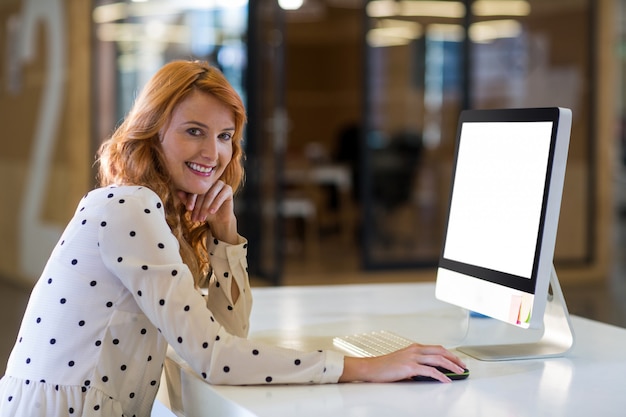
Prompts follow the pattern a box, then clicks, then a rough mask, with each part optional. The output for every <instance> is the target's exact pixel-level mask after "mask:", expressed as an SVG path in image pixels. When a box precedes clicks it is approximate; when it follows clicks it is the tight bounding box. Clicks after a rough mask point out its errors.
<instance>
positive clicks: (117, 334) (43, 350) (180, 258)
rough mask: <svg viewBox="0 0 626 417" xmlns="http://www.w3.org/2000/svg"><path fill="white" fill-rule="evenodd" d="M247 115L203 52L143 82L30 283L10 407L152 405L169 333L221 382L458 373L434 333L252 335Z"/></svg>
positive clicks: (6, 399) (138, 409)
mask: <svg viewBox="0 0 626 417" xmlns="http://www.w3.org/2000/svg"><path fill="white" fill-rule="evenodd" d="M245 119H246V117H245V110H244V107H243V103H242V102H241V99H240V98H239V96H238V95H237V93H236V92H235V91H234V89H233V88H232V87H231V86H230V85H229V84H228V82H227V81H226V79H225V78H224V76H223V75H222V74H221V73H220V72H219V71H217V70H216V69H215V68H212V67H211V66H209V65H208V64H206V63H202V62H189V61H176V62H172V63H169V64H167V65H165V66H164V67H163V68H162V69H161V70H160V71H159V72H158V73H157V74H156V75H155V76H154V77H153V78H152V79H151V80H150V81H149V82H148V84H147V85H146V87H145V88H144V90H143V92H142V93H141V95H140V96H139V97H138V98H137V101H136V103H135V105H134V107H133V109H132V110H131V111H130V113H129V114H128V116H127V118H126V119H125V121H124V122H123V123H122V125H121V126H120V127H119V128H118V129H117V130H116V132H115V133H114V134H113V136H112V137H111V138H110V139H109V140H107V141H106V142H104V143H103V145H102V147H101V149H100V152H99V178H100V188H98V189H95V190H93V191H91V192H89V193H88V194H87V195H86V196H85V197H84V198H83V199H82V200H81V202H80V203H79V205H78V208H77V210H76V213H75V215H74V217H73V218H72V220H71V221H70V223H69V224H68V226H67V228H66V230H65V231H64V233H63V235H62V237H61V239H60V241H59V243H58V244H57V246H56V247H55V248H54V250H53V252H52V254H51V256H50V259H49V261H48V263H47V265H46V267H45V269H44V271H43V273H42V275H41V278H40V279H39V281H38V282H37V284H36V285H35V288H34V290H33V293H32V295H31V299H30V301H29V305H28V307H27V309H26V312H25V315H24V318H23V322H22V326H21V329H20V332H19V334H18V338H17V341H16V344H15V347H14V349H13V351H12V353H11V356H10V358H9V362H8V365H7V371H6V375H5V376H4V377H3V379H2V380H1V381H0V416H1V417H9V416H12V417H15V416H24V417H33V416H44V415H45V416H51V415H79V416H80V415H82V416H91V415H106V416H122V415H123V416H148V415H150V410H151V408H152V403H153V401H154V398H155V395H156V392H157V389H158V384H159V380H160V375H161V369H162V366H163V361H164V358H165V353H166V347H167V345H168V344H169V345H171V346H172V347H173V348H174V349H175V350H176V351H177V352H178V353H179V354H180V356H181V357H183V358H184V359H185V360H186V361H187V362H188V363H189V364H190V366H191V367H192V368H193V369H194V370H195V371H196V372H197V373H198V374H199V375H201V376H202V377H203V378H205V379H206V380H207V381H208V382H210V383H214V384H267V383H334V382H343V381H378V382H383V381H396V380H401V379H405V378H408V377H411V376H414V375H427V376H431V377H434V378H436V379H438V380H440V381H443V382H446V381H449V380H448V379H447V377H445V376H444V375H443V374H441V373H440V372H439V371H437V370H436V369H435V368H434V366H442V367H444V368H447V369H450V370H452V371H455V372H457V371H462V368H463V366H464V365H463V363H462V362H461V361H460V360H459V359H458V358H457V357H456V356H454V355H452V354H451V353H450V352H448V351H447V350H445V349H444V348H442V347H438V346H422V345H417V344H416V345H413V346H411V347H409V348H407V349H404V350H402V351H399V352H396V353H394V354H391V355H387V356H382V357H378V358H368V359H361V358H351V357H343V356H342V355H340V354H339V353H337V352H333V351H316V352H298V351H293V350H288V349H283V348H278V347H273V346H267V345H263V344H261V343H257V342H254V341H249V340H247V339H246V336H247V333H248V319H249V314H250V309H251V304H252V298H251V293H250V288H249V283H248V273H247V263H246V248H247V242H246V240H245V239H244V238H243V237H241V236H240V235H239V234H238V233H237V219H236V217H235V215H234V210H233V193H234V192H235V191H236V190H237V188H238V187H239V186H240V184H241V182H242V178H243V170H242V164H241V159H242V148H241V141H242V133H243V128H244V124H245ZM207 276H208V277H209V279H208V282H206V283H205V282H203V278H204V277H207ZM205 284H206V286H208V296H207V297H206V299H204V298H203V296H202V295H201V293H200V292H199V291H197V289H198V288H199V287H201V286H204V285H205Z"/></svg>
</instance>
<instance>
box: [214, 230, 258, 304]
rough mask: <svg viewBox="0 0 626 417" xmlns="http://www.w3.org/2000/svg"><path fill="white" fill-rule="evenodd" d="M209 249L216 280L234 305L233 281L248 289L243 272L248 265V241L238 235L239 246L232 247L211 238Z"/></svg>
mask: <svg viewBox="0 0 626 417" xmlns="http://www.w3.org/2000/svg"><path fill="white" fill-rule="evenodd" d="M207 249H208V252H209V256H210V262H211V268H212V269H213V274H214V275H215V279H217V281H218V282H219V284H220V287H221V289H222V291H223V292H224V293H225V294H226V296H227V297H228V299H229V301H230V302H231V303H232V299H231V283H232V280H233V279H234V280H235V281H236V283H237V285H238V286H239V288H240V289H241V288H246V277H247V275H246V273H244V271H243V270H245V268H246V265H247V258H246V257H247V255H248V240H247V239H246V238H244V237H243V236H241V235H238V236H237V244H235V245H232V244H229V243H226V242H223V241H220V240H217V239H215V238H214V237H212V236H209V238H208V245H207Z"/></svg>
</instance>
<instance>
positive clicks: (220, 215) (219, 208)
mask: <svg viewBox="0 0 626 417" xmlns="http://www.w3.org/2000/svg"><path fill="white" fill-rule="evenodd" d="M178 198H180V200H181V201H182V202H183V204H184V205H185V207H187V210H189V211H190V212H191V220H192V221H194V222H204V221H206V222H208V223H209V226H210V227H211V234H212V235H213V237H214V238H216V239H219V240H221V241H223V242H227V243H231V244H236V243H237V239H238V236H237V218H236V217H235V212H234V204H233V189H232V188H231V187H230V185H228V184H226V183H224V182H223V181H221V180H218V181H216V182H215V184H213V185H212V186H211V188H210V189H209V190H208V191H207V192H206V193H205V194H189V193H186V192H184V191H178Z"/></svg>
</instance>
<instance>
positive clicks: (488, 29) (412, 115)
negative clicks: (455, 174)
mask: <svg viewBox="0 0 626 417" xmlns="http://www.w3.org/2000/svg"><path fill="white" fill-rule="evenodd" d="M366 12H367V19H368V26H369V30H368V32H367V35H366V39H367V45H368V49H367V51H368V68H367V70H368V75H367V90H366V91H367V100H368V106H367V109H366V116H365V118H364V120H366V124H365V135H364V140H363V144H364V148H365V152H364V153H363V157H364V161H365V162H364V163H365V166H367V167H369V169H368V170H366V171H365V172H366V173H367V175H366V183H365V188H364V189H365V191H366V193H365V203H364V204H365V205H364V207H365V213H366V216H365V219H366V220H365V223H364V225H365V229H364V230H366V231H367V233H366V234H365V236H366V239H365V246H364V248H363V260H364V263H365V265H366V267H369V268H380V267H394V266H420V265H434V264H435V263H436V262H437V260H438V256H439V250H440V247H441V242H442V237H443V222H444V221H445V215H446V212H447V203H448V201H447V200H448V193H449V183H450V172H451V163H452V157H453V152H454V140H455V133H456V122H457V118H458V115H459V113H460V111H461V110H462V109H464V108H499V107H550V106H561V107H568V108H571V109H572V111H573V115H574V126H573V128H572V139H571V146H570V157H569V162H568V173H567V178H566V185H565V192H564V197H563V207H564V208H566V209H564V210H563V211H562V215H561V225H560V227H559V240H558V243H557V251H556V252H557V253H556V258H557V259H556V261H557V262H559V261H560V262H566V261H567V262H574V263H578V262H586V261H587V260H588V258H589V256H590V251H591V247H592V246H591V245H592V244H593V238H592V236H593V233H592V232H593V230H591V229H592V227H593V225H592V222H591V221H590V218H589V216H590V213H591V211H592V209H591V207H592V204H593V203H592V202H593V201H594V195H593V192H594V190H593V185H592V183H591V179H592V176H593V161H594V153H593V146H592V145H591V144H592V133H591V132H592V126H593V123H594V120H593V116H592V115H593V112H592V111H591V110H592V109H593V97H592V95H591V91H592V88H593V76H594V71H593V66H592V62H593V58H594V57H593V55H592V48H591V46H590V45H591V44H590V42H591V34H592V32H593V31H592V17H593V5H592V2H591V1H588V0H576V1H551V2H545V1H540V0H534V1H533V0H528V1H527V0H520V1H512V0H507V1H495V0H494V1H491V0H475V1H463V2H462V1H438V2H425V1H424V2H422V1H387V0H375V1H370V2H368V5H367V9H366Z"/></svg>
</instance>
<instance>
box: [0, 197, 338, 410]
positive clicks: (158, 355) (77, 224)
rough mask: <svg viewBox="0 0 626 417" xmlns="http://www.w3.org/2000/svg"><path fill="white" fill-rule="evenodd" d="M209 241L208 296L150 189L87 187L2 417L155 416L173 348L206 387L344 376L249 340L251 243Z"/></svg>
mask: <svg viewBox="0 0 626 417" xmlns="http://www.w3.org/2000/svg"><path fill="white" fill-rule="evenodd" d="M208 248H209V252H210V257H211V266H212V268H213V275H212V277H211V280H210V285H209V291H208V296H206V297H203V296H202V295H201V294H200V293H199V292H198V291H196V290H195V288H194V284H193V279H192V276H191V273H190V272H189V269H188V268H187V266H186V265H185V264H184V263H183V262H182V260H181V257H180V254H179V247H178V241H177V240H176V238H175V237H174V236H173V235H172V233H171V231H170V229H169V227H168V225H167V223H166V222H165V217H164V210H163V205H162V203H161V201H160V200H159V198H158V196H157V195H156V194H155V193H154V192H152V191H151V190H149V189H147V188H142V187H134V186H133V187H131V186H128V187H126V186H125V187H107V188H100V189H97V190H94V191H92V192H90V193H89V194H87V195H86V196H85V197H84V198H83V199H82V200H81V202H80V204H79V206H78V208H77V210H76V213H75V215H74V217H73V219H72V220H71V221H70V223H69V224H68V226H67V228H66V230H65V232H64V233H63V235H62V237H61V239H60V241H59V243H58V244H57V246H56V247H55V249H54V250H53V252H52V254H51V256H50V259H49V261H48V264H47V265H46V267H45V269H44V271H43V273H42V275H41V277H40V279H39V281H38V282H37V284H36V285H35V287H34V289H33V292H32V294H31V298H30V301H29V303H28V307H27V309H26V312H25V314H24V318H23V321H22V326H21V328H20V331H19V333H18V337H17V340H16V343H15V347H14V348H13V351H12V353H11V356H10V358H9V362H8V364H7V371H6V374H5V375H4V377H3V378H2V379H1V380H0V417H9V416H11V417H36V416H72V415H76V416H107V417H108V416H128V417H130V416H149V415H150V410H151V409H152V404H153V402H154V398H155V396H156V392H157V390H158V385H159V382H160V377H161V372H162V368H163V362H164V359H165V354H166V350H167V346H168V344H169V345H170V346H171V347H172V348H173V349H174V350H175V351H176V352H177V354H178V355H180V356H181V357H182V358H183V359H184V360H185V361H187V362H188V364H189V365H190V366H191V367H192V368H193V369H194V370H195V372H197V373H198V375H200V376H201V377H202V378H204V379H205V380H206V381H207V382H209V383H214V384H233V385H235V384H237V385H240V384H268V383H330V382H337V380H338V379H339V376H340V374H341V372H342V370H343V357H342V356H341V355H339V354H337V353H333V352H330V351H328V352H326V351H318V352H298V351H294V350H288V349H283V348H278V347H274V346H268V345H264V344H261V343H257V342H253V341H249V340H247V339H246V338H245V337H246V336H247V333H248V323H249V315H250V310H251V305H252V297H251V294H250V287H249V283H248V273H247V261H246V254H247V242H246V241H245V239H243V238H241V237H240V242H239V244H236V245H228V244H226V243H224V242H220V241H217V240H214V239H213V238H211V239H210V242H208ZM233 281H235V282H236V284H237V285H238V286H239V288H240V289H241V291H240V293H241V295H240V297H239V299H238V300H237V302H236V303H234V302H233V300H232V299H231V295H230V294H231V285H232V282H233Z"/></svg>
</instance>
